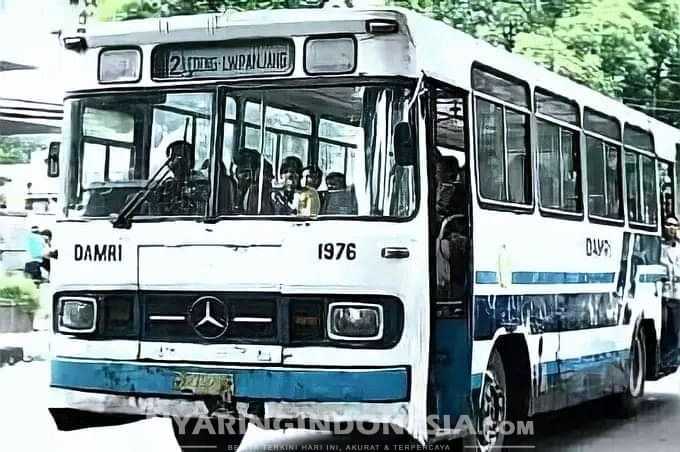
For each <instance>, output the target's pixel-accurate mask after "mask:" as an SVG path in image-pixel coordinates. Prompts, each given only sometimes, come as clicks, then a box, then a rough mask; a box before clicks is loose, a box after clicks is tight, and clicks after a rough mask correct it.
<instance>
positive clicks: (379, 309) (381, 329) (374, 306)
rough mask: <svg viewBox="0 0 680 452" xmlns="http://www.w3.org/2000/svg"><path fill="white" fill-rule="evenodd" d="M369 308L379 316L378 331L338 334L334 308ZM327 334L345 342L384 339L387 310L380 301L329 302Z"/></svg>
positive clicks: (331, 337)
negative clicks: (364, 334)
mask: <svg viewBox="0 0 680 452" xmlns="http://www.w3.org/2000/svg"><path fill="white" fill-rule="evenodd" d="M343 308H349V309H369V310H373V311H375V313H376V314H377V317H378V331H377V333H376V334H374V335H372V336H346V335H342V334H336V333H334V332H333V330H334V326H335V325H334V315H333V314H334V310H336V309H343ZM326 334H328V338H329V339H331V340H334V341H344V342H366V341H370V342H377V341H381V340H383V337H384V334H385V312H384V308H383V305H382V304H379V303H368V302H361V301H357V302H352V301H334V302H331V303H328V309H327V311H326Z"/></svg>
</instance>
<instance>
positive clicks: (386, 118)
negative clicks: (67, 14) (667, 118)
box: [48, 7, 680, 450]
mask: <svg viewBox="0 0 680 452" xmlns="http://www.w3.org/2000/svg"><path fill="white" fill-rule="evenodd" d="M63 43H64V47H65V51H64V52H65V53H66V55H65V57H64V59H65V64H64V67H67V68H69V69H70V72H68V73H67V74H65V75H64V79H65V81H66V83H67V84H68V89H67V91H66V95H65V100H64V124H63V136H62V141H61V143H62V144H61V146H53V147H51V148H50V153H49V157H48V172H49V174H50V175H51V176H53V177H59V178H60V180H61V181H62V183H61V186H62V188H63V193H60V195H59V200H60V201H62V200H63V205H62V213H61V214H60V218H59V220H58V222H57V225H56V226H55V231H54V241H53V244H54V247H55V248H56V249H57V251H58V258H57V259H56V260H55V261H54V263H53V265H52V266H53V269H52V274H51V284H50V290H51V292H52V293H51V296H52V300H53V334H52V335H51V345H50V353H51V357H50V362H51V364H50V369H51V380H50V387H51V391H52V393H53V396H54V397H53V398H52V399H51V400H52V402H51V405H50V412H51V414H52V416H53V418H54V420H55V422H56V424H57V426H58V427H59V429H61V430H71V429H79V428H87V427H91V426H101V425H111V424H115V423H121V422H130V421H136V420H140V419H144V418H145V417H147V416H167V417H171V419H172V420H171V422H172V425H173V432H174V434H175V438H176V439H177V441H178V444H179V446H180V447H181V448H182V449H183V450H191V448H192V447H195V446H197V445H198V446H203V447H205V446H210V447H221V448H225V447H227V446H228V447H233V446H234V445H238V444H240V441H241V440H242V438H243V434H244V431H243V429H240V428H239V429H238V431H236V430H229V431H226V430H224V429H219V427H220V425H221V424H219V423H220V422H224V421H225V420H227V421H237V422H238V423H239V425H240V426H243V425H253V424H254V423H255V422H259V424H258V425H265V426H267V425H271V424H267V423H266V422H265V421H282V420H302V421H304V422H302V423H301V425H303V426H305V427H306V428H310V429H312V428H315V427H316V426H318V425H320V424H318V423H316V422H317V421H324V422H328V424H324V425H332V426H336V425H343V426H345V425H348V424H352V425H357V424H359V423H375V424H376V425H389V426H392V427H395V429H401V431H403V432H406V433H407V434H408V436H409V437H411V438H412V439H413V440H415V441H417V442H418V443H419V444H426V443H430V442H437V441H443V440H447V441H448V440H450V439H451V438H455V439H456V440H457V441H458V440H459V439H458V437H460V438H462V441H463V442H464V443H465V444H468V445H470V446H471V447H475V448H477V450H491V449H492V448H499V447H501V446H502V445H503V444H508V441H510V439H511V436H517V434H518V433H519V430H520V429H519V428H518V429H517V430H516V431H515V432H514V433H515V435H512V434H511V433H513V432H512V431H510V430H512V425H521V424H520V422H523V420H524V419H529V418H530V417H531V416H533V415H535V414H536V413H542V412H547V411H552V410H557V409H560V408H563V407H567V406H572V405H575V404H579V403H581V402H584V401H587V400H593V399H605V400H607V401H608V406H609V407H610V408H611V411H612V413H613V414H615V415H617V416H631V415H633V414H634V413H635V409H636V406H637V404H638V403H639V401H640V399H641V397H642V396H643V395H644V386H645V381H649V380H655V379H659V378H662V377H663V376H665V375H668V374H670V373H673V372H675V370H676V369H677V366H678V363H677V358H673V357H672V353H671V354H666V353H662V350H665V349H668V348H669V347H670V348H671V349H672V348H673V347H674V345H673V343H672V342H668V341H667V340H666V342H665V343H664V341H665V339H664V338H665V337H667V336H668V335H669V334H668V333H671V334H670V336H672V333H673V331H671V330H669V325H670V324H669V325H666V324H665V321H664V319H665V318H666V316H665V315H664V314H663V312H664V309H666V304H665V303H666V302H665V301H664V287H666V285H667V284H669V283H670V282H669V280H668V272H667V270H666V268H665V267H664V266H663V265H661V261H660V252H661V246H662V223H663V221H664V220H665V218H670V217H672V216H673V215H674V214H675V212H677V207H678V202H677V198H676V193H677V186H678V184H677V181H678V177H677V151H676V149H677V145H678V144H679V143H680V131H678V130H676V129H675V128H673V127H671V126H669V125H666V124H663V123H661V122H659V121H657V120H654V119H653V118H651V117H648V116H646V115H645V114H643V113H641V112H639V111H636V110H633V109H631V108H628V107H626V106H625V105H623V104H622V103H620V102H618V101H616V100H614V99H611V98H609V97H606V96H604V95H602V94H599V93H597V92H595V91H593V90H591V89H589V88H587V87H584V86H582V85H579V84H577V83H574V82H572V81H570V80H568V79H567V78H564V77H561V76H559V75H557V74H555V73H552V72H550V71H549V70H547V69H544V68H542V67H540V66H538V65H536V64H534V63H532V62H530V61H529V60H527V59H525V58H523V57H521V56H518V55H513V54H511V53H508V52H506V51H504V50H502V49H499V48H496V47H494V46H492V45H489V44H487V43H485V42H483V41H481V40H477V39H475V38H473V37H471V36H469V35H466V34H464V33H462V32H460V31H457V30H455V29H454V28H452V27H450V26H448V25H446V24H444V23H441V22H438V21H435V20H433V19H430V18H428V17H426V16H424V15H420V14H418V13H416V12H413V11H409V10H406V9H399V8H385V7H383V8H378V7H376V8H364V9H362V8H338V9H333V10H329V9H326V8H317V9H314V8H310V9H298V10H275V11H250V12H233V11H227V12H225V13H220V14H207V15H193V16H177V17H168V18H161V19H140V20H131V21H125V22H120V23H107V24H92V25H88V28H87V30H86V32H81V33H74V34H64V35H63ZM676 345H677V344H676ZM664 347H665V348H664ZM676 349H677V347H676ZM676 352H677V350H676ZM460 419H467V420H468V421H470V422H467V421H465V422H463V423H462V424H461V423H459V422H458V421H459V420H460ZM279 425H281V424H279ZM526 425H527V424H525V426H526ZM215 426H217V427H215ZM296 426H297V424H296ZM183 427H187V428H183ZM191 427H194V428H193V429H191ZM198 427H201V428H198ZM189 430H192V431H189ZM218 430H219V431H218ZM212 433H215V434H212Z"/></svg>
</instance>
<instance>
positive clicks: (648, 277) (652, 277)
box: [640, 273, 668, 283]
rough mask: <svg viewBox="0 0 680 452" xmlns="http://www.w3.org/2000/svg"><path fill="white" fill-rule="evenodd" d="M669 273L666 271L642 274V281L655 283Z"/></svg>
mask: <svg viewBox="0 0 680 452" xmlns="http://www.w3.org/2000/svg"><path fill="white" fill-rule="evenodd" d="M667 277H668V275H667V274H665V273H649V274H642V275H640V282H642V283H655V282H658V281H661V280H662V279H664V278H667Z"/></svg>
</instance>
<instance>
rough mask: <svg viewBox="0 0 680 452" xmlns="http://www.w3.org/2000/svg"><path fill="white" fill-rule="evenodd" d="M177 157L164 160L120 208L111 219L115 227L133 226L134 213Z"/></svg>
mask: <svg viewBox="0 0 680 452" xmlns="http://www.w3.org/2000/svg"><path fill="white" fill-rule="evenodd" d="M174 159H175V156H174V155H170V157H168V159H167V160H166V161H165V162H163V164H162V165H161V167H160V168H158V171H156V173H154V175H153V176H151V178H150V179H149V182H147V183H146V185H145V186H144V187H143V188H142V189H140V190H138V191H137V192H135V195H134V196H133V197H132V198H131V199H130V200H129V201H128V202H126V203H125V205H124V206H123V207H122V208H121V209H120V211H119V212H118V214H116V216H115V218H113V219H112V220H111V223H113V227H114V228H119V229H130V228H131V227H132V213H133V212H134V211H135V210H137V208H138V207H139V206H140V205H141V204H142V203H143V202H144V200H145V199H146V198H147V197H148V196H149V194H150V193H151V192H152V191H154V190H155V189H156V187H158V185H159V184H160V183H161V182H162V181H163V179H165V176H167V174H168V172H170V162H171V161H172V160H174ZM164 169H165V170H166V171H165V172H164V173H163V175H162V176H161V177H158V175H159V174H160V172H161V171H163V170H164Z"/></svg>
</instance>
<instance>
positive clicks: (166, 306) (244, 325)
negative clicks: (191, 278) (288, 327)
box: [142, 293, 278, 343]
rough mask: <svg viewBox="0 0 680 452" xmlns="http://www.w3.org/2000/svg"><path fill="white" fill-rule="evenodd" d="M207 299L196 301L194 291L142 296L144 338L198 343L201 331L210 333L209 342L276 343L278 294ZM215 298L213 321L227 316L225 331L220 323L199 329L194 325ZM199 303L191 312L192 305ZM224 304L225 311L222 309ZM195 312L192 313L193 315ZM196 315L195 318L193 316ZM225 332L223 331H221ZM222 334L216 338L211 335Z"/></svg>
mask: <svg viewBox="0 0 680 452" xmlns="http://www.w3.org/2000/svg"><path fill="white" fill-rule="evenodd" d="M202 296H203V297H204V299H205V301H203V300H202V301H197V300H199V299H200V297H197V295H196V294H195V293H186V294H182V293H172V294H168V293H163V294H161V293H159V294H144V295H142V306H144V308H145V309H144V311H145V312H144V331H143V333H142V339H143V340H150V341H168V342H196V341H197V340H201V339H202V337H201V334H199V333H203V334H206V333H211V335H210V336H208V337H203V339H206V340H209V341H210V343H227V342H234V341H237V342H249V341H253V342H257V343H270V342H275V341H276V338H277V335H278V323H277V322H278V316H277V297H276V295H271V296H268V295H253V294H237V293H229V294H220V293H216V294H205V295H202ZM209 298H210V299H212V302H211V303H212V304H211V306H213V307H212V310H213V311H212V313H211V314H212V315H211V316H210V318H211V319H212V320H211V322H213V323H215V325H218V324H221V323H222V319H223V318H226V320H227V325H226V331H224V332H223V333H222V330H221V328H220V327H219V326H215V327H213V326H211V324H210V323H208V322H205V327H203V329H201V328H200V327H199V331H198V332H197V331H196V329H195V328H194V327H193V326H192V324H194V325H196V324H197V323H198V322H200V321H201V320H202V319H203V318H205V317H206V311H205V306H206V303H208V299H209ZM194 303H198V304H197V305H196V306H195V308H194V310H193V311H192V309H191V308H192V305H194ZM220 303H223V304H224V306H225V308H226V309H224V312H222V311H220V310H219V304H220ZM192 312H193V314H192ZM192 315H193V318H192ZM220 333H222V334H220ZM218 334H219V337H216V338H213V337H212V336H217V335H218Z"/></svg>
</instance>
